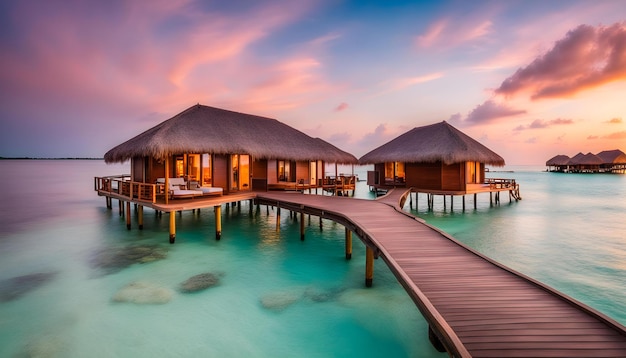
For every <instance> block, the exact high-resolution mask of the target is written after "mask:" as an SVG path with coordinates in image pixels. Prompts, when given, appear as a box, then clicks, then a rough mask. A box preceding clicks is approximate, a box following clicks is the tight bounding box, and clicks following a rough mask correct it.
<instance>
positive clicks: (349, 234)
mask: <svg viewBox="0 0 626 358" xmlns="http://www.w3.org/2000/svg"><path fill="white" fill-rule="evenodd" d="M351 258H352V231H351V230H350V229H348V228H346V260H350V259H351Z"/></svg>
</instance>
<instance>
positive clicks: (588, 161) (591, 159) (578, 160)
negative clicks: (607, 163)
mask: <svg viewBox="0 0 626 358" xmlns="http://www.w3.org/2000/svg"><path fill="white" fill-rule="evenodd" d="M568 164H569V165H600V164H602V159H600V158H599V157H598V156H597V155H595V154H593V153H587V154H582V153H578V154H576V156H574V157H573V158H572V159H570V161H569V163H568Z"/></svg>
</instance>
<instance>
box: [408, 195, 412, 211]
mask: <svg viewBox="0 0 626 358" xmlns="http://www.w3.org/2000/svg"><path fill="white" fill-rule="evenodd" d="M409 208H410V209H411V210H413V196H411V193H409Z"/></svg>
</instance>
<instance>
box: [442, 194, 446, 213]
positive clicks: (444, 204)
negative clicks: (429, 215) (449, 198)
mask: <svg viewBox="0 0 626 358" xmlns="http://www.w3.org/2000/svg"><path fill="white" fill-rule="evenodd" d="M442 196H443V211H446V195H445V194H444V195H442Z"/></svg>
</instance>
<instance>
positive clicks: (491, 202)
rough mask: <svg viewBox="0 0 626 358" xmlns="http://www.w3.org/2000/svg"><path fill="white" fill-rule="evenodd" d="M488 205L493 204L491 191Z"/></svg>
mask: <svg viewBox="0 0 626 358" xmlns="http://www.w3.org/2000/svg"><path fill="white" fill-rule="evenodd" d="M489 205H491V206H493V192H492V191H490V192H489Z"/></svg>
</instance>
